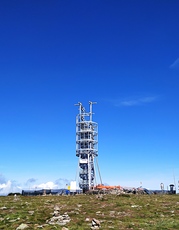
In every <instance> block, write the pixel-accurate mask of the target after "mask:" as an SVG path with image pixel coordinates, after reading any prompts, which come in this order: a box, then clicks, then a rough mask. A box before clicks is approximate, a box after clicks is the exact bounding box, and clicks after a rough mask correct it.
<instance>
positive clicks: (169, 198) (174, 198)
mask: <svg viewBox="0 0 179 230" xmlns="http://www.w3.org/2000/svg"><path fill="white" fill-rule="evenodd" d="M55 206H56V207H57V206H58V207H59V210H60V211H59V212H60V214H62V215H63V214H64V213H66V214H68V216H69V217H70V222H68V223H66V224H65V225H64V226H60V225H58V224H53V225H52V224H49V222H48V220H50V218H52V215H53V212H54V207H55ZM93 218H95V219H97V220H99V221H100V225H101V227H100V229H103V230H105V229H137V230H138V229H141V230H142V229H144V230H147V229H158V230H161V229H167V230H168V229H179V195H133V194H131V195H125V196H124V195H75V196H69V195H68V196H65V195H64V196H50V195H49V196H6V197H0V229H1V230H2V229H8V230H10V229H13V230H14V229H20V228H19V226H20V225H22V224H25V225H26V229H62V228H64V227H65V228H67V229H69V230H77V229H79V230H85V229H90V228H91V223H92V219H93Z"/></svg>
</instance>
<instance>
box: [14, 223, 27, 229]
mask: <svg viewBox="0 0 179 230" xmlns="http://www.w3.org/2000/svg"><path fill="white" fill-rule="evenodd" d="M28 227H29V226H28V225H27V224H21V225H19V227H17V228H16V230H23V229H26V228H28Z"/></svg>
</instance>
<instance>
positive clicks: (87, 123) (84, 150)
mask: <svg viewBox="0 0 179 230" xmlns="http://www.w3.org/2000/svg"><path fill="white" fill-rule="evenodd" d="M93 104H96V103H95V102H91V101H89V106H90V112H86V111H85V108H84V107H83V105H82V103H80V102H79V103H78V104H76V105H78V106H79V114H78V115H77V116H76V156H77V157H79V163H78V168H79V187H80V188H81V189H82V190H83V192H85V191H88V190H90V189H92V188H93V187H94V180H95V167H94V159H95V157H97V156H98V124H97V123H96V122H93V120H92V115H93V113H92V105H93Z"/></svg>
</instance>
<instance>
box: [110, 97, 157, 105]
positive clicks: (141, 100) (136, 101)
mask: <svg viewBox="0 0 179 230" xmlns="http://www.w3.org/2000/svg"><path fill="white" fill-rule="evenodd" d="M157 98H158V97H156V96H149V97H134V98H125V99H120V100H118V101H115V102H114V105H115V106H117V107H118V106H119V107H120V106H128V107H129V106H140V105H145V104H148V103H151V102H154V101H156V100H157Z"/></svg>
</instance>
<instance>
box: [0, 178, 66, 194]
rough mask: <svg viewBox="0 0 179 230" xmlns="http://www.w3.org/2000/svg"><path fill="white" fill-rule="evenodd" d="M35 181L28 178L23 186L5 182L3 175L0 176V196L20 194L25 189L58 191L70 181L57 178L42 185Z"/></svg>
mask: <svg viewBox="0 0 179 230" xmlns="http://www.w3.org/2000/svg"><path fill="white" fill-rule="evenodd" d="M37 181H38V180H37V179H34V178H30V179H28V180H27V181H26V182H25V183H24V184H18V183H17V182H16V181H12V180H6V179H5V177H4V176H3V175H0V195H8V194H9V193H21V192H22V190H23V189H24V190H26V189H32V190H33V189H59V188H66V186H67V185H68V184H69V183H70V180H68V179H65V178H59V179H57V180H55V181H54V182H53V181H48V182H44V183H37Z"/></svg>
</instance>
